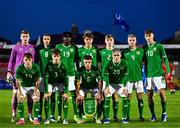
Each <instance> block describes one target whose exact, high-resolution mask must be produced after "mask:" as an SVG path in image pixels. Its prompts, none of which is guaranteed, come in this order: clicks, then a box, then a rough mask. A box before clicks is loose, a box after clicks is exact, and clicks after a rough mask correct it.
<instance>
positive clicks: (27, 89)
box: [18, 86, 39, 97]
mask: <svg viewBox="0 0 180 128" xmlns="http://www.w3.org/2000/svg"><path fill="white" fill-rule="evenodd" d="M20 88H21V92H22V94H23V95H24V97H26V94H29V95H30V96H32V95H33V93H34V87H22V86H21V87H20ZM18 91H19V90H18ZM38 91H39V90H38Z"/></svg>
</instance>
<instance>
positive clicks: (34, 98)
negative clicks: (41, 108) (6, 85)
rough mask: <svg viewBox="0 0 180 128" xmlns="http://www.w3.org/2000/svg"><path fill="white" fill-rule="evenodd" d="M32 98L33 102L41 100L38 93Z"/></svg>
mask: <svg viewBox="0 0 180 128" xmlns="http://www.w3.org/2000/svg"><path fill="white" fill-rule="evenodd" d="M32 99H33V102H39V99H40V97H39V96H37V95H34V96H33V97H32Z"/></svg>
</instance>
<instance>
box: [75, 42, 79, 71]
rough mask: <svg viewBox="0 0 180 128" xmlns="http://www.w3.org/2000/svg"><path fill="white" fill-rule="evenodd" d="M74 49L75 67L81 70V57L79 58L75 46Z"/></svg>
mask: <svg viewBox="0 0 180 128" xmlns="http://www.w3.org/2000/svg"><path fill="white" fill-rule="evenodd" d="M74 49H75V57H74V62H75V64H76V65H75V66H76V69H77V70H78V69H79V56H78V47H77V46H76V45H74Z"/></svg>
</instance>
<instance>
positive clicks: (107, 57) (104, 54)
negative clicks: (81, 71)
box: [100, 48, 112, 80]
mask: <svg viewBox="0 0 180 128" xmlns="http://www.w3.org/2000/svg"><path fill="white" fill-rule="evenodd" d="M100 55H101V65H102V69H101V73H102V78H103V80H105V78H104V70H105V67H106V65H107V64H108V62H109V61H111V60H112V50H108V49H106V48H104V49H102V50H101V52H100Z"/></svg>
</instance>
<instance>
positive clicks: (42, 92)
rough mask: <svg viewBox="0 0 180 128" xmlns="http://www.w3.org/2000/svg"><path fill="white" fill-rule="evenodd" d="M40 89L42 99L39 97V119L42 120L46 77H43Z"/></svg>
mask: <svg viewBox="0 0 180 128" xmlns="http://www.w3.org/2000/svg"><path fill="white" fill-rule="evenodd" d="M39 91H40V99H39V103H40V109H39V115H38V120H39V121H42V110H43V100H44V92H45V87H44V79H42V80H41V82H40V84H39Z"/></svg>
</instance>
